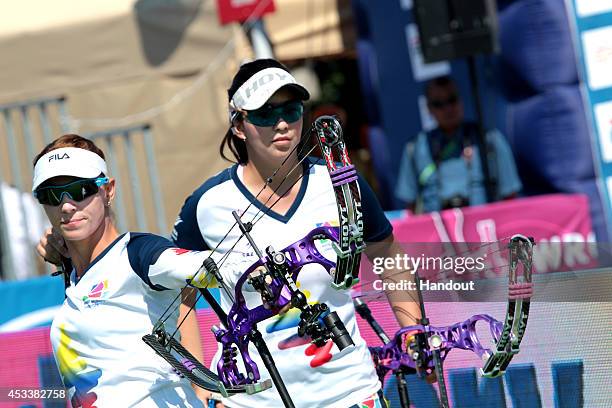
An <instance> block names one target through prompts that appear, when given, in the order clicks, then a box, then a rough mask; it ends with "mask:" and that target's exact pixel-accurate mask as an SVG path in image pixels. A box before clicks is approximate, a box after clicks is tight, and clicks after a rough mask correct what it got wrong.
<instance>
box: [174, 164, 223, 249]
mask: <svg viewBox="0 0 612 408" xmlns="http://www.w3.org/2000/svg"><path fill="white" fill-rule="evenodd" d="M230 170H231V167H230V168H228V169H225V170H223V171H222V172H220V173H219V174H217V175H216V176H214V177H211V178H210V179H208V180H207V181H206V182H204V184H202V185H201V186H200V187H199V188H198V189H197V190H196V191H194V192H193V194H191V195H190V196H189V197H187V199H186V200H185V203H184V204H183V208H181V212H180V213H179V216H178V217H177V219H176V222H175V223H174V229H173V230H172V241H173V242H174V244H175V245H176V246H177V247H179V248H184V249H189V250H192V251H206V250H209V249H211V248H210V247H209V246H208V244H207V243H206V241H204V238H202V232H201V231H200V226H199V225H198V203H199V202H200V199H201V198H202V196H203V195H204V193H206V192H207V191H208V190H210V189H211V188H213V187H215V186H217V185H219V184H221V183H224V182H225V181H228V180H231V171H230Z"/></svg>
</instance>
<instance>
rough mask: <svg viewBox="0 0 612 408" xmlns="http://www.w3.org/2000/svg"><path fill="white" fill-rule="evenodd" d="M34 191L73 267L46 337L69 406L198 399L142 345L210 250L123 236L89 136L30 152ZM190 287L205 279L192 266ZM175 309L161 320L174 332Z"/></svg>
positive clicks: (110, 184)
mask: <svg viewBox="0 0 612 408" xmlns="http://www.w3.org/2000/svg"><path fill="white" fill-rule="evenodd" d="M34 163H35V166H34V180H33V188H32V191H33V192H34V195H35V197H36V198H37V199H38V201H39V202H40V204H42V205H43V207H44V210H45V212H46V214H47V216H48V217H49V221H50V222H51V225H52V226H53V228H54V229H55V230H56V231H59V232H60V233H61V235H62V237H63V238H64V240H65V244H66V247H67V249H68V252H69V255H70V258H71V261H72V265H73V267H74V269H73V270H72V273H71V274H70V282H69V286H68V287H67V289H66V300H65V302H64V304H63V305H62V307H61V309H60V311H59V312H58V314H57V315H56V316H55V319H54V321H53V324H52V326H51V342H52V345H53V353H54V356H55V360H56V362H57V366H58V368H59V371H60V374H61V377H62V380H63V382H64V385H65V386H66V387H67V388H68V390H69V396H70V399H71V404H72V406H73V407H92V406H97V407H131V406H138V407H159V406H162V407H201V406H202V403H201V402H200V401H199V400H198V399H197V397H196V395H195V393H194V391H193V389H192V388H191V384H190V383H189V382H188V381H187V380H185V379H181V378H180V377H179V376H178V375H176V374H175V373H174V372H173V370H172V369H171V367H170V366H169V365H168V364H166V363H165V362H164V361H163V360H162V359H161V358H159V357H157V355H156V354H155V353H154V352H153V350H152V349H149V348H148V347H146V345H145V344H144V343H143V342H142V340H141V338H142V336H143V335H145V334H149V333H151V331H152V328H153V323H154V322H156V321H158V320H159V318H160V315H161V314H162V313H164V310H165V309H166V307H167V306H168V305H169V304H170V303H171V302H172V300H173V299H174V298H175V297H176V296H177V294H178V293H179V292H178V289H179V288H182V287H183V286H184V285H185V282H186V280H187V279H191V278H192V277H193V274H195V273H196V272H197V271H198V269H199V268H200V266H201V265H202V262H203V261H204V259H205V258H206V257H207V256H208V255H210V252H209V251H206V252H195V251H186V250H179V249H177V248H175V247H174V245H173V244H172V243H171V242H170V241H168V240H167V239H165V238H162V237H159V236H156V235H152V234H142V233H129V232H128V233H126V234H122V235H120V234H119V233H118V232H117V229H116V228H115V225H114V224H113V220H112V217H111V211H110V207H111V204H112V201H113V198H114V197H115V180H114V179H113V178H111V177H109V174H108V171H107V168H106V163H105V161H104V153H103V152H102V151H101V150H100V149H99V148H97V147H96V146H95V144H94V143H93V142H91V141H90V140H88V139H85V138H82V137H80V136H77V135H64V136H62V137H60V138H59V139H57V140H55V141H54V142H52V143H51V144H49V145H48V146H46V147H45V148H44V149H43V150H42V152H40V153H39V154H38V155H37V157H36V159H35V160H34ZM194 283H195V285H196V286H205V285H207V284H209V283H210V282H208V276H207V275H206V274H205V273H198V274H197V276H196V279H195V281H194ZM177 314H178V312H177V311H175V312H173V314H172V316H171V318H169V319H168V320H167V321H166V323H165V324H166V328H167V329H169V330H173V329H174V328H175V327H176V324H177V317H178V316H177Z"/></svg>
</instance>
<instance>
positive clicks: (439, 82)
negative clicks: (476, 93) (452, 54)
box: [425, 75, 457, 102]
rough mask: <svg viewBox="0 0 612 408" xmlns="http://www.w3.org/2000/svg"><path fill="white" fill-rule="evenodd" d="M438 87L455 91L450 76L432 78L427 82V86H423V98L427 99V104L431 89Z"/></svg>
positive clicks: (455, 86)
mask: <svg viewBox="0 0 612 408" xmlns="http://www.w3.org/2000/svg"><path fill="white" fill-rule="evenodd" d="M438 87H439V88H447V87H450V88H453V89H455V90H457V84H455V81H454V80H453V78H451V77H450V76H448V75H444V76H440V77H437V78H434V79H432V80H430V81H428V82H427V84H425V97H426V98H427V102H429V95H430V93H431V91H432V89H433V88H438Z"/></svg>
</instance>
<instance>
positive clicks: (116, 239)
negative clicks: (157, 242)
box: [74, 232, 126, 285]
mask: <svg viewBox="0 0 612 408" xmlns="http://www.w3.org/2000/svg"><path fill="white" fill-rule="evenodd" d="M125 234H126V233H125V232H124V233H123V234H121V235H119V236H118V237H117V238H115V240H114V241H113V242H112V243H111V244H110V245H109V246H107V247H106V248H104V251H102V252H101V253H100V255H98V256H96V257H95V259H94V260H93V261H91V263H90V264H89V265H87V268H85V270H84V271H83V275H82V276H81V278H80V279H78V280H77V273H76V269H75V271H74V284H75V285H77V284H78V283H79V282H80V281H81V279H83V277H84V276H85V274H86V273H87V271H88V270H90V269H91V268H92V267H93V266H94V265H95V264H96V263H98V261H99V260H100V259H102V258H104V255H106V254H107V253H108V251H110V250H111V249H112V248H113V247H114V246H115V244H116V243H117V242H119V241H120V240H121V238H123V237H124V236H125Z"/></svg>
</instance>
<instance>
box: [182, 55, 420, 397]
mask: <svg viewBox="0 0 612 408" xmlns="http://www.w3.org/2000/svg"><path fill="white" fill-rule="evenodd" d="M228 97H229V108H230V122H231V128H230V129H229V130H228V132H227V134H226V135H225V137H224V139H223V142H222V144H221V148H220V152H221V155H222V156H223V157H224V158H226V159H227V157H226V156H225V152H224V149H225V148H226V147H229V149H230V151H231V152H232V154H233V156H234V158H235V162H236V164H235V165H233V166H231V167H229V168H227V169H226V170H223V171H222V172H220V173H219V174H217V175H216V176H214V177H212V178H210V179H209V180H207V181H206V182H205V183H204V184H202V186H200V187H199V188H198V189H197V190H196V191H195V192H194V193H193V194H192V195H191V196H190V197H189V198H187V200H186V202H185V204H184V206H183V208H182V210H181V212H180V214H179V217H178V219H177V221H176V224H175V227H174V231H173V240H174V242H175V243H176V244H177V245H178V246H180V247H183V248H188V249H192V250H207V249H212V248H216V251H217V252H220V253H222V254H224V253H227V252H229V251H232V252H233V255H234V256H236V255H237V256H238V257H243V258H244V259H250V260H252V261H255V260H256V256H255V254H254V253H253V249H252V248H250V246H249V245H248V243H246V242H245V241H246V240H241V241H239V242H238V244H237V245H236V247H235V248H233V245H234V244H235V243H236V242H237V240H238V238H239V236H240V231H239V230H238V228H233V229H232V228H231V227H232V225H233V222H234V220H233V218H232V217H231V212H232V211H233V210H239V211H245V209H247V210H246V212H245V213H244V215H243V219H245V220H251V219H252V218H253V217H254V216H255V215H256V214H258V216H257V218H258V221H257V223H255V224H254V226H253V229H252V231H251V235H252V236H253V238H254V240H255V242H256V243H258V244H259V245H260V247H267V246H268V245H272V246H273V247H274V248H276V249H280V248H284V247H286V246H287V245H289V244H291V243H293V242H295V241H297V240H298V239H301V238H303V237H304V236H305V235H306V234H307V233H308V232H310V231H311V230H312V229H314V228H315V227H317V226H320V225H338V212H337V206H336V202H335V195H334V191H333V188H332V184H331V181H330V178H329V174H328V171H327V168H326V167H325V165H324V164H321V163H319V162H318V161H317V160H316V159H312V158H307V159H306V160H305V161H304V162H303V163H302V165H301V166H300V164H299V159H300V158H299V157H298V154H297V153H296V151H297V150H299V149H294V148H295V147H296V145H298V144H299V143H300V142H301V134H302V126H303V118H302V114H303V105H302V101H304V100H307V99H309V97H310V95H309V93H308V91H307V90H306V89H305V88H304V87H303V86H302V85H300V84H298V83H297V82H296V80H295V78H294V77H293V76H292V75H291V74H290V73H289V71H288V70H287V68H286V67H285V66H284V65H282V64H280V63H279V62H278V61H275V60H272V59H263V60H256V61H253V62H250V63H247V64H244V65H242V66H241V67H240V69H239V71H238V73H237V74H236V75H235V76H234V79H233V82H232V85H231V87H230V88H229V89H228ZM230 161H232V160H230ZM281 163H283V165H282V166H281ZM278 168H280V170H279V171H278V172H277V173H276V174H275V177H274V179H273V180H272V182H271V183H270V184H268V185H266V179H267V178H268V177H270V176H271V175H272V174H273V173H274V172H275V171H276V169H278ZM292 168H297V169H298V171H293V172H291V170H290V169H292ZM299 169H301V171H299ZM283 179H286V180H285V181H284V182H283V187H282V188H280V190H277V187H278V186H279V184H280V183H281V180H283ZM359 184H360V190H361V195H362V209H363V216H364V224H365V225H364V235H365V240H366V241H368V242H383V241H384V242H387V243H390V242H393V234H392V227H391V225H390V223H389V221H388V220H387V219H386V217H385V215H384V213H383V211H382V209H381V207H380V205H379V203H378V201H377V200H376V198H375V196H374V194H373V192H372V191H371V189H370V188H369V186H368V185H367V184H366V183H365V182H364V181H363V180H362V179H360V180H359ZM264 185H266V187H265V189H264V190H263V193H261V194H259V195H258V192H259V191H260V190H262V186H264ZM285 186H287V187H285ZM271 203H274V205H273V206H272V204H271ZM259 216H261V219H259ZM228 231H230V232H229V234H228V235H227V237H225V236H226V233H228ZM232 248H233V249H232ZM326 250H327V252H326V256H327V257H329V258H331V259H333V258H335V253H334V252H333V250H331V247H328V248H326ZM370 255H371V254H370ZM304 272H305V273H304ZM304 272H303V273H301V274H300V276H299V280H298V285H299V286H300V288H302V289H303V290H304V291H305V292H306V293H307V297H308V302H309V303H314V302H325V303H327V304H328V305H330V306H331V307H332V309H333V310H334V311H335V312H337V313H338V315H339V317H340V318H341V319H342V320H343V322H344V325H345V326H346V328H347V330H348V332H349V333H350V335H351V337H352V339H353V341H354V342H355V347H349V348H347V349H344V350H343V351H342V352H339V351H338V349H337V347H336V346H333V344H332V343H331V342H330V343H328V344H327V345H326V346H324V347H321V348H316V347H314V344H312V345H311V344H309V340H308V339H304V338H300V337H298V336H297V327H296V326H297V322H298V321H299V310H297V309H292V310H290V311H289V312H288V313H286V314H285V315H283V316H277V317H274V318H271V319H268V320H267V321H265V322H263V323H261V324H260V325H259V327H260V330H261V331H262V333H263V336H264V339H265V341H266V343H267V345H268V347H269V349H270V351H271V352H272V355H273V358H274V361H275V363H276V365H277V367H278V370H279V372H280V375H281V377H282V378H283V380H284V382H285V384H286V386H287V389H288V391H289V394H290V396H291V398H292V400H293V402H294V403H295V405H296V406H297V407H304V408H313V407H325V408H348V407H353V406H357V407H362V406H369V407H380V406H381V401H380V399H379V395H378V394H379V391H380V383H379V381H378V378H377V376H376V373H375V370H374V366H373V364H372V360H371V356H370V353H369V351H368V349H367V345H366V343H365V341H364V340H363V338H362V337H361V335H360V334H359V330H358V328H357V323H356V319H355V310H354V307H353V303H352V299H351V296H350V294H349V293H348V292H347V291H336V290H334V289H332V288H331V287H330V282H331V278H330V276H329V275H328V274H327V272H326V271H325V270H324V269H323V267H320V266H319V265H314V266H313V265H309V266H308V267H306V268H305V269H304ZM222 274H223V275H224V279H225V280H226V281H227V282H228V283H231V284H235V283H236V281H237V279H238V277H239V271H236V273H235V274H232V273H230V272H228V271H226V270H224V271H222ZM245 297H246V299H247V303H249V302H250V301H253V302H257V301H258V300H259V299H258V295H257V294H256V293H245ZM221 305H222V307H223V308H224V309H225V310H226V311H227V310H229V307H230V306H231V304H230V301H229V299H227V298H226V297H225V294H224V293H223V291H221ZM394 306H397V307H398V308H395V309H394V310H396V311H397V313H396V315H397V316H398V320H400V323H402V324H404V325H407V324H414V323H415V321H414V318H415V316H418V315H419V311H418V305H417V304H416V303H414V302H403V303H402V305H401V306H402V307H403V309H401V310H400V308H399V305H398V304H395V305H394ZM251 356H252V357H253V358H254V360H255V361H256V362H257V365H258V367H259V370H260V371H261V372H262V378H269V374H268V373H267V372H266V370H265V367H264V364H263V362H262V360H261V359H260V357H259V355H257V354H256V353H255V351H251ZM218 358H219V353H217V356H216V358H215V359H214V361H213V364H212V365H213V366H215V365H216V361H217V359H218ZM223 402H224V404H225V405H226V406H227V407H232V408H233V407H244V408H251V407H266V408H268V407H282V406H283V404H282V402H281V399H280V396H279V394H278V392H277V391H276V389H274V388H272V389H269V390H266V391H263V392H260V393H257V394H254V395H235V396H232V397H230V398H228V399H225V400H224V401H223Z"/></svg>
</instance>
